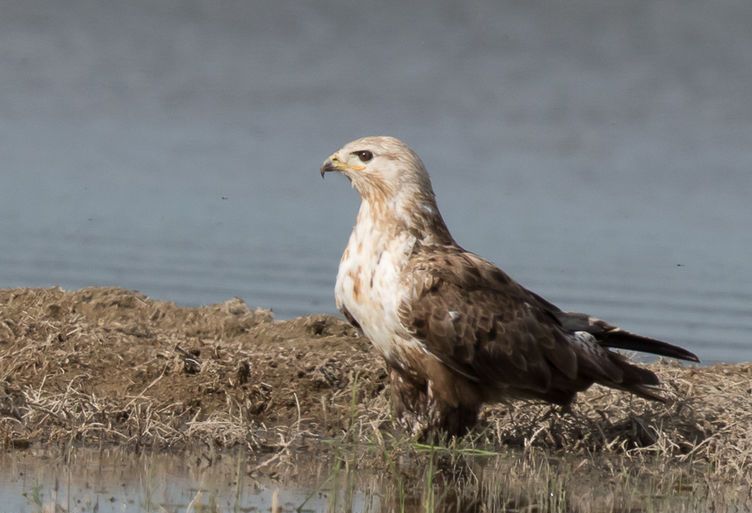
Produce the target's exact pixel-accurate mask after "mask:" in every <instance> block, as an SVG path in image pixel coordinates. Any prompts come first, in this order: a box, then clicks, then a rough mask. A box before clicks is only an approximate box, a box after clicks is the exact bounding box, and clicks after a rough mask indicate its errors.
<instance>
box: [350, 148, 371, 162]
mask: <svg viewBox="0 0 752 513" xmlns="http://www.w3.org/2000/svg"><path fill="white" fill-rule="evenodd" d="M353 155H357V157H358V158H359V159H360V161H361V162H368V161H369V160H371V159H372V158H373V153H371V152H370V151H368V150H361V151H354V152H353Z"/></svg>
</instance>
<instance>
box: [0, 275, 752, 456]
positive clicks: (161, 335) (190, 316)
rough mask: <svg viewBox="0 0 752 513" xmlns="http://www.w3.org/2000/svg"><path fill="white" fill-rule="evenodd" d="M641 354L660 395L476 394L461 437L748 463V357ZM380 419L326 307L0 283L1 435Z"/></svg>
mask: <svg viewBox="0 0 752 513" xmlns="http://www.w3.org/2000/svg"><path fill="white" fill-rule="evenodd" d="M655 366H656V367H657V368H656V370H657V372H658V373H659V375H661V376H662V377H663V379H664V381H665V383H666V394H667V395H668V396H669V397H671V398H672V400H671V401H670V402H669V404H667V405H661V404H653V403H648V402H646V401H643V400H641V399H637V398H634V397H632V396H629V395H627V394H623V393H617V392H612V391H610V390H606V389H603V388H599V387H593V388H592V389H591V390H590V391H588V393H586V394H583V395H582V396H581V398H580V400H579V401H578V403H577V404H576V405H575V407H574V408H573V411H572V412H571V413H567V414H561V413H559V412H557V411H551V410H550V409H549V408H548V407H546V406H540V405H531V404H526V403H515V404H512V405H502V406H497V407H494V408H490V409H488V410H487V411H485V412H484V415H483V423H482V425H481V426H480V427H479V428H478V430H476V432H475V433H474V434H473V435H472V436H471V437H468V440H469V442H467V443H472V444H474V445H476V446H484V447H501V446H513V447H543V448H546V449H550V450H552V451H557V450H567V451H570V452H571V451H583V452H592V451H611V452H613V451H618V452H630V451H642V452H649V453H658V454H671V455H675V456H677V457H681V458H686V459H698V458H699V459H702V460H703V461H705V462H708V463H711V464H714V465H718V466H723V467H725V468H728V467H729V465H731V466H732V467H736V468H738V469H739V470H742V469H748V468H749V467H752V434H750V430H749V426H750V425H752V364H749V363H746V364H737V365H723V366H712V367H701V368H685V367H680V366H678V365H675V364H660V363H659V364H655ZM392 435H394V436H396V437H400V436H404V435H402V433H401V431H400V429H399V428H398V427H397V426H395V425H394V423H393V421H392V418H391V415H390V410H389V401H388V385H387V381H386V373H385V372H384V370H383V367H382V362H381V361H380V359H379V358H378V357H377V356H376V355H375V354H374V353H373V352H372V350H371V347H370V345H369V344H368V342H367V341H366V340H364V339H363V338H361V337H359V336H358V335H357V333H356V332H355V331H354V330H353V329H352V328H351V327H350V326H349V325H348V324H347V323H345V322H344V321H342V320H339V319H337V318H335V317H331V316H325V315H312V316H307V317H301V318H297V319H293V320H289V321H275V320H274V319H273V316H272V314H271V312H269V311H268V310H264V309H254V308H250V307H249V306H247V305H246V304H245V303H243V302H242V301H240V300H238V299H231V300H228V301H226V302H225V303H222V304H219V305H213V306H207V307H202V308H183V307H178V306H175V305H174V304H172V303H169V302H163V301H154V300H151V299H149V298H147V297H145V296H143V295H142V294H139V293H136V292H131V291H126V290H122V289H111V288H96V289H84V290H79V291H74V292H65V291H62V290H60V289H12V290H2V291H0V437H1V439H2V442H3V444H4V445H5V446H6V447H18V448H22V447H27V446H29V445H32V444H36V445H51V444H60V443H77V444H82V443H83V444H88V445H91V444H98V443H101V442H115V443H118V444H127V445H132V446H140V447H159V448H166V447H186V446H189V445H193V444H202V445H203V444H208V445H211V446H213V447H217V446H219V447H228V446H234V445H238V444H241V445H245V446H247V447H249V448H251V449H253V450H257V449H263V448H264V447H277V448H278V447H280V446H283V447H290V446H291V445H293V444H294V445H306V444H310V443H314V442H315V441H316V440H319V439H322V438H323V439H332V438H334V439H345V438H346V439H347V440H349V441H364V442H369V443H370V442H374V443H384V440H385V439H392ZM732 470H733V469H732Z"/></svg>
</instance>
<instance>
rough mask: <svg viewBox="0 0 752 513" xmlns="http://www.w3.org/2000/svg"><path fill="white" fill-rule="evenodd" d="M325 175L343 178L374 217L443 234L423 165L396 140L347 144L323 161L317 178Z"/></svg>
mask: <svg viewBox="0 0 752 513" xmlns="http://www.w3.org/2000/svg"><path fill="white" fill-rule="evenodd" d="M327 172H339V173H342V174H344V175H345V176H346V177H347V178H348V179H349V180H350V181H351V182H352V185H353V187H354V188H355V189H356V190H357V191H358V193H359V194H360V197H361V198H362V200H363V203H364V204H367V207H368V209H369V212H373V214H374V215H377V216H379V217H382V218H384V219H386V218H391V219H393V220H397V221H401V222H403V223H405V224H406V225H407V227H409V228H418V229H419V230H423V229H425V228H426V227H427V226H430V228H431V229H432V231H435V232H444V231H446V226H445V225H444V221H443V220H442V219H441V215H440V214H439V210H438V208H437V206H436V198H435V196H434V193H433V188H432V187H431V179H430V178H429V177H428V172H427V171H426V168H425V166H424V165H423V162H422V161H421V160H420V157H418V154H417V153H415V152H414V151H413V150H412V149H410V147H409V146H407V145H406V144H405V143H403V142H402V141H400V140H399V139H396V138H394V137H387V136H370V137H363V138H361V139H356V140H355V141H352V142H349V143H347V144H346V145H344V146H343V147H342V148H341V149H339V150H337V151H336V152H334V153H333V154H332V155H331V156H329V158H328V159H326V161H325V162H324V164H323V165H322V166H321V176H322V177H323V176H324V173H327ZM434 235H437V233H435V234H434ZM447 236H448V234H447Z"/></svg>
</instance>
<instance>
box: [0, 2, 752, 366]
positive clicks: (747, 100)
mask: <svg viewBox="0 0 752 513" xmlns="http://www.w3.org/2000/svg"><path fill="white" fill-rule="evenodd" d="M750 26H752V4H750V2H748V1H746V0H719V1H717V2H713V4H712V5H710V4H708V3H706V2H700V1H694V0H690V1H687V0H681V1H680V0H666V1H662V2H652V1H638V2H629V3H628V4H624V5H612V4H609V5H605V4H603V3H602V2H598V1H595V0H572V1H567V2H557V3H551V2H545V1H542V0H541V1H536V0H534V1H529V2H512V1H509V2H494V1H491V0H478V1H474V2H465V3H458V2H449V1H444V2H434V3H432V4H431V6H430V7H429V6H427V5H426V6H425V7H422V6H419V5H413V4H404V3H403V2H397V1H393V2H387V3H386V4H383V5H382V4H379V5H375V4H371V3H365V2H363V3H358V2H343V1H338V0H325V1H322V2H316V3H311V4H301V3H300V2H294V1H292V0H289V1H287V0H284V1H277V2H249V3H247V2H235V1H230V0H223V1H220V2H209V1H208V0H193V1H188V0H171V1H167V0H161V1H156V2H155V1H153V0H149V1H147V0H143V1H133V2H126V3H115V4H113V3H111V2H110V3H102V2H91V1H86V0H74V1H71V2H66V3H65V5H63V4H61V3H59V2H52V1H45V0H37V1H28V0H24V1H22V0H6V1H4V2H3V15H2V16H0V48H2V49H3V50H2V52H0V73H1V74H2V80H0V286H3V287H11V286H49V285H53V284H59V285H61V286H63V287H66V288H78V287H82V286H89V285H117V286H122V287H127V288H133V289H139V290H141V291H143V292H145V293H147V294H149V295H151V296H153V297H156V298H164V299H170V300H174V301H176V302H178V303H181V304H187V305H197V304H205V303H210V302H217V301H221V300H224V299H226V298H227V297H230V296H240V297H242V298H244V299H245V300H246V301H247V302H248V303H250V304H253V305H259V306H266V307H271V308H273V309H274V310H275V312H276V313H277V315H278V316H279V317H290V316H294V315H300V314H305V313H311V312H333V311H334V301H333V298H332V288H333V283H334V277H335V274H336V268H337V263H338V260H339V255H340V253H341V251H342V248H343V247H344V245H345V242H346V239H347V236H348V233H349V230H350V227H351V226H352V223H353V220H354V215H355V211H356V208H357V198H356V195H355V193H354V191H352V190H350V189H349V186H348V184H347V183H346V181H345V180H342V179H340V180H338V179H337V178H339V177H332V179H331V180H330V179H327V180H326V181H325V182H322V181H321V180H320V178H319V176H318V172H317V171H318V166H319V165H320V163H321V161H322V160H323V159H324V158H325V157H326V156H327V155H328V154H330V153H331V152H332V151H333V150H335V149H336V148H337V147H339V146H340V145H341V144H343V143H344V142H346V141H348V140H350V139H353V138H355V137H358V136H361V135H366V134H393V135H396V136H399V137H401V138H403V139H405V140H406V141H407V142H409V143H410V144H411V145H412V146H413V147H414V148H415V149H416V150H417V151H418V152H419V153H420V155H422V157H423V159H424V161H425V162H426V164H427V166H428V168H429V171H430V172H431V174H432V177H433V181H434V188H435V190H436V192H437V195H438V198H439V205H440V207H441V208H442V211H443V213H444V217H445V218H446V220H447V222H448V224H449V226H450V229H451V230H452V231H453V233H454V235H455V238H456V239H457V240H458V241H459V242H460V243H461V244H463V245H464V246H465V247H467V248H468V249H471V250H473V251H475V252H477V253H479V254H481V255H483V256H485V257H487V258H489V259H491V260H492V261H494V262H496V263H498V264H499V265H501V266H502V267H503V268H504V269H505V270H506V271H508V272H509V273H510V274H511V275H512V276H514V277H515V278H517V279H518V280H520V281H522V282H523V283H524V284H525V285H527V286H528V287H530V288H533V289H534V290H536V291H537V292H539V293H541V294H542V295H544V296H546V297H547V298H549V299H551V300H553V301H555V302H557V303H558V304H559V305H560V306H561V307H563V308H565V309H571V310H583V311H587V312H589V313H592V314H595V315H598V316H600V317H603V318H606V319H608V320H610V321H612V322H614V323H620V324H623V325H624V326H625V327H627V328H629V329H632V330H635V331H639V332H641V333H645V334H647V335H651V336H654V337H663V338H666V339H668V340H670V341H673V342H676V343H679V344H683V345H686V346H687V347H689V348H690V349H692V350H694V351H695V352H697V353H698V354H699V355H700V357H701V358H702V359H704V360H705V361H718V360H726V361H729V360H731V361H740V360H749V359H751V358H752V339H751V338H750V336H749V333H750V330H752V265H750V256H751V255H752V231H751V230H750V229H749V227H750V223H751V222H752V206H750V205H751V203H750V197H752V32H750V31H749V27H750Z"/></svg>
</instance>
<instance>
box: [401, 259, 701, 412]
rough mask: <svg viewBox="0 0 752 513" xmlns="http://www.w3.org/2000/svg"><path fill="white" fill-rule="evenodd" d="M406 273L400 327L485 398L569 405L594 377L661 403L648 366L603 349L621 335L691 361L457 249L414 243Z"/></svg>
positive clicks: (624, 344)
mask: <svg viewBox="0 0 752 513" xmlns="http://www.w3.org/2000/svg"><path fill="white" fill-rule="evenodd" d="M403 277H404V284H405V286H407V287H408V288H409V289H410V290H411V291H412V292H411V293H410V294H409V295H408V297H407V298H406V299H405V301H403V303H402V304H401V305H400V310H399V311H400V318H401V320H402V322H403V323H404V325H405V326H406V327H407V328H408V329H409V330H410V331H411V333H412V334H413V335H414V336H415V337H416V338H417V339H419V340H421V341H423V342H424V343H425V345H426V347H427V348H428V350H429V351H430V352H431V353H432V354H434V355H436V356H437V357H438V358H439V359H440V360H441V361H442V362H444V364H445V365H447V366H449V367H450V368H452V369H453V370H455V371H456V372H458V373H460V374H462V375H463V376H465V377H467V378H468V379H471V380H473V381H476V382H478V383H479V384H482V385H483V386H484V387H488V388H489V392H488V394H489V396H493V395H494V394H498V395H505V394H506V395H509V396H513V397H514V396H517V397H533V398H540V399H544V400H547V401H550V402H553V403H558V404H565V403H568V402H570V401H571V400H572V398H573V397H574V395H575V394H576V393H577V392H578V391H581V390H584V389H586V388H587V387H589V386H590V385H591V384H592V383H599V384H602V385H605V386H609V387H613V388H619V389H623V390H627V391H629V392H632V393H635V394H637V395H640V396H642V397H646V398H649V399H655V400H662V397H661V396H660V394H659V393H658V391H657V390H655V388H654V387H655V386H657V385H659V384H660V382H659V380H658V378H657V376H656V375H655V374H654V373H653V372H651V371H649V370H647V369H643V368H640V367H637V366H635V365H632V364H631V363H629V362H628V361H627V359H626V358H625V357H623V356H622V355H620V354H618V353H614V352H612V351H609V350H608V349H607V348H606V347H607V346H608V345H609V342H610V343H611V344H613V343H614V342H613V340H614V338H615V337H617V336H618V337H620V338H619V339H617V340H619V342H620V344H619V346H618V347H623V348H627V349H637V348H639V349H640V350H642V351H646V352H653V353H656V354H667V353H672V354H671V356H675V357H676V356H679V357H683V358H685V359H690V360H694V361H697V357H696V356H694V355H692V354H691V353H689V352H687V351H685V350H683V349H680V348H676V347H675V346H671V345H669V344H666V343H665V342H659V341H651V340H650V339H646V338H644V337H635V340H636V341H637V343H636V344H634V345H630V344H628V343H627V341H628V340H629V337H630V336H631V335H630V334H628V333H627V332H624V331H621V330H618V329H617V328H614V327H612V326H610V325H608V324H606V323H605V322H603V321H598V320H596V319H592V318H590V317H587V316H582V315H581V314H569V313H565V312H562V311H561V310H559V309H558V308H556V307H555V306H554V305H552V304H551V303H549V302H548V301H545V300H544V299H542V298H541V297H540V296H537V295H536V294H533V293H532V292H530V291H528V290H527V289H525V288H524V287H522V286H520V285H519V284H518V283H516V282H515V281H514V280H512V279H511V278H510V277H509V276H507V275H506V274H505V273H504V272H503V271H501V270H500V269H498V268H497V267H496V266H494V265H493V264H491V263H489V262H487V261H485V260H483V259H482V258H480V257H478V256H477V255H474V254H472V253H469V252H466V251H464V250H462V249H461V248H459V247H457V246H454V245H450V246H421V247H419V248H416V251H415V253H414V254H413V256H412V257H411V259H410V264H409V266H408V268H406V269H405V271H404V273H403ZM588 320H589V321H588ZM617 334H618V335H617ZM651 342H652V343H653V344H654V345H653V346H651ZM669 348H670V349H671V350H669ZM489 399H492V397H489Z"/></svg>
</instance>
